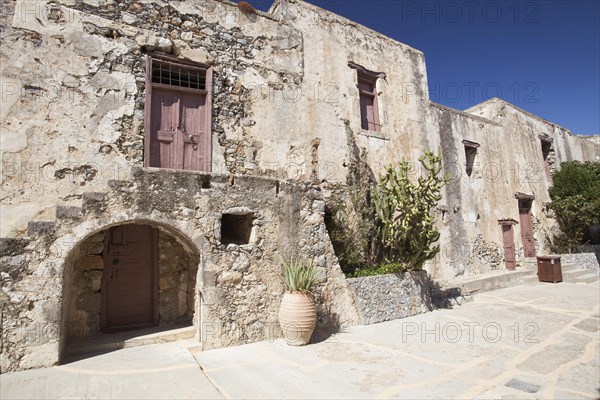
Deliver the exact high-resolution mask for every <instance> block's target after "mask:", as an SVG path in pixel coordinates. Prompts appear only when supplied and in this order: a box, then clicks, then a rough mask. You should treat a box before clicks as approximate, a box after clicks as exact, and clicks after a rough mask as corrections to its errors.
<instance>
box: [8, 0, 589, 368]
mask: <svg viewBox="0 0 600 400" xmlns="http://www.w3.org/2000/svg"><path fill="white" fill-rule="evenodd" d="M0 33H1V36H0V44H1V46H0V64H1V67H0V80H1V85H0V90H1V95H0V100H1V107H0V109H1V114H0V124H1V129H2V146H1V149H0V151H1V155H0V156H1V158H2V164H1V168H2V170H1V174H0V175H1V184H2V199H1V201H0V205H1V207H2V226H1V231H0V236H1V237H2V239H1V241H0V256H1V262H2V267H1V271H0V279H1V282H2V291H1V294H0V299H1V304H2V309H1V316H0V324H1V326H2V332H1V339H2V345H1V357H0V361H1V362H0V366H1V368H2V372H6V371H14V370H19V369H27V368H35V367H41V366H48V365H53V364H55V363H57V362H58V361H59V360H60V358H61V357H62V355H63V353H64V349H65V348H66V346H68V345H69V344H70V343H72V342H73V341H75V340H78V339H82V338H86V337H88V338H89V337H95V336H97V335H98V334H99V332H100V331H102V330H106V329H117V328H118V327H119V326H120V325H119V323H118V322H115V321H116V319H115V320H112V322H111V320H110V318H109V319H108V321H107V320H106V319H107V315H106V314H107V313H106V310H107V309H109V310H110V309H111V305H112V304H114V302H115V301H117V297H111V296H110V293H112V292H111V291H119V290H121V291H120V292H119V293H120V296H121V297H120V298H124V296H127V295H128V291H127V288H125V289H123V288H122V287H121V288H120V286H119V285H118V282H119V281H118V278H116V277H115V275H114V273H113V272H114V271H117V270H118V269H119V264H118V263H119V262H120V261H119V260H122V259H125V258H126V257H128V256H131V254H130V253H127V252H131V251H132V250H131V249H132V248H134V247H135V246H136V245H139V243H137V242H136V241H135V240H131V241H128V239H127V237H126V236H127V235H125V236H123V235H122V234H120V233H119V232H129V231H130V230H131V232H133V230H134V227H147V228H149V229H150V230H149V232H152V233H151V234H152V235H153V237H156V244H151V243H150V242H148V243H150V244H148V246H149V247H148V248H149V249H152V252H153V253H152V254H155V257H154V256H153V257H154V258H153V259H152V263H151V264H152V265H153V267H152V268H154V269H153V270H148V272H147V275H144V279H142V280H140V282H147V287H146V286H145V289H144V290H149V292H144V293H143V296H142V294H140V293H137V292H135V291H133V290H131V292H132V293H133V294H132V296H134V297H133V300H131V301H128V302H127V303H126V304H117V309H124V308H127V307H129V310H130V313H129V314H128V315H126V316H120V317H119V318H129V319H131V320H135V318H141V319H140V321H142V322H144V321H145V322H144V323H151V324H155V325H159V326H160V325H163V326H166V327H168V326H171V325H173V324H178V323H191V324H193V326H194V327H195V331H196V337H197V339H198V341H199V342H200V343H201V344H202V346H203V347H204V348H205V349H209V348H215V347H221V346H229V345H234V344H240V343H247V342H252V341H257V340H264V339H267V338H269V337H273V336H278V335H279V334H280V332H279V328H278V325H277V320H276V311H277V308H278V305H279V301H280V298H281V295H282V293H283V284H282V282H281V257H287V256H289V255H291V254H300V255H302V256H306V257H308V258H311V259H312V260H314V262H315V263H316V265H317V266H318V268H319V271H320V272H319V287H318V294H317V299H318V311H319V322H318V329H319V330H320V331H322V332H327V331H330V330H333V329H338V328H339V327H341V326H344V325H349V324H357V323H360V319H361V317H360V314H359V311H358V308H357V306H356V305H355V302H354V297H353V295H352V290H351V288H350V286H349V284H348V282H347V281H346V280H345V278H344V276H343V274H342V272H341V270H340V267H339V263H338V261H337V258H336V256H335V254H334V251H333V248H332V245H331V241H330V239H329V236H328V234H327V231H326V227H325V224H324V213H325V209H326V206H327V203H328V202H329V201H330V199H331V196H332V193H337V192H343V187H344V186H345V185H346V184H347V182H348V177H349V168H350V166H351V165H352V162H353V157H354V154H356V151H357V150H358V151H359V152H360V154H361V155H363V156H364V157H363V161H364V162H365V163H366V166H367V169H368V173H369V174H370V175H372V176H374V177H376V176H377V175H378V174H379V173H380V172H381V171H383V169H384V168H385V166H387V165H388V164H390V163H394V162H397V161H398V160H399V159H401V158H406V159H408V160H411V161H416V160H417V158H418V156H420V155H421V154H422V152H423V151H424V150H427V149H432V150H437V149H439V150H440V152H441V154H442V156H443V159H444V168H445V170H446V171H447V172H449V173H451V174H452V175H453V178H454V179H453V182H452V184H451V185H449V186H448V187H447V188H446V189H445V193H444V198H443V200H442V202H443V204H441V205H440V208H439V228H440V231H441V238H440V245H441V248H442V251H441V253H440V256H439V258H438V259H437V260H435V262H433V263H431V264H430V265H428V266H427V270H428V272H429V274H430V275H431V276H433V277H434V278H436V279H453V278H455V277H457V276H475V275H478V274H481V273H485V272H489V271H492V270H495V269H500V268H504V265H503V263H504V262H505V260H504V259H503V257H504V253H503V246H504V245H505V244H504V243H503V231H502V229H503V228H502V225H499V221H514V223H513V224H512V225H511V226H512V228H511V229H512V230H513V232H512V233H513V236H514V242H515V243H514V245H515V246H514V247H515V248H516V256H517V258H518V259H519V261H520V260H522V258H523V257H524V256H525V255H526V254H525V252H524V247H525V246H523V240H525V239H522V238H526V239H527V240H529V241H531V243H528V244H529V245H531V244H533V245H534V246H535V248H536V250H537V251H538V252H543V251H544V246H545V239H544V238H545V233H546V232H547V230H548V229H549V228H550V227H551V226H552V225H553V223H554V221H553V219H552V215H551V214H550V213H549V212H548V211H547V210H546V207H545V203H546V202H548V201H549V196H548V187H549V184H550V182H551V180H550V179H551V176H552V174H553V173H554V171H555V170H556V168H558V166H559V165H560V163H561V162H563V161H566V160H598V159H599V157H600V145H598V144H597V143H593V142H592V141H588V140H586V139H585V138H582V137H577V136H575V135H572V134H571V132H570V131H569V130H567V129H566V128H563V127H560V126H558V125H556V124H554V123H552V122H550V121H546V120H543V119H541V118H539V117H537V116H535V115H531V114H529V113H527V112H525V111H523V110H521V109H519V108H517V107H515V106H514V105H511V104H509V103H506V102H504V101H502V100H499V99H490V100H488V101H486V102H484V103H481V104H479V105H477V106H474V107H472V108H471V109H469V110H466V111H458V110H453V109H450V108H446V107H443V106H441V105H439V104H436V103H434V102H432V101H430V100H429V98H428V94H427V78H426V76H427V74H426V65H425V58H424V55H423V53H422V52H420V51H419V50H416V49H413V48H411V47H409V46H407V45H404V44H402V43H399V42H397V41H395V40H392V39H390V38H387V37H385V36H383V35H381V34H379V33H377V32H374V31H372V30H370V29H368V28H366V27H363V26H360V25H358V24H356V23H354V22H352V21H349V20H347V19H345V18H342V17H340V16H338V15H335V14H333V13H331V12H328V11H326V10H323V9H320V8H318V7H316V6H314V5H311V4H308V3H305V2H303V1H301V0H277V1H275V2H274V3H273V6H272V7H271V9H270V10H269V12H267V13H263V12H259V11H256V12H252V11H242V10H240V9H239V8H238V7H237V5H236V4H235V3H231V2H229V1H225V0H198V1H193V2H192V1H169V2H167V1H161V0H143V1H142V0H55V1H45V0H42V1H35V2H33V1H22V0H17V1H4V2H2V3H1V5H0ZM359 76H360V77H362V78H361V79H362V80H361V82H363V81H364V80H365V79H366V82H367V86H368V88H369V90H370V91H371V92H370V96H371V97H370V100H368V101H370V102H371V103H370V104H371V106H372V107H374V108H373V110H375V111H374V112H373V113H371V114H370V116H366V115H362V114H361V101H362V102H364V101H367V100H365V98H361V94H360V93H359V90H358V88H357V86H358V84H359V81H358V77H359ZM363 83H364V82H363ZM367 117H368V118H372V119H373V120H371V121H367V124H366V125H364V124H363V120H364V119H365V118H367ZM368 118H367V119H368ZM369 123H370V125H369ZM365 126H366V128H367V129H365V128H364V127H365ZM469 149H471V150H469ZM472 149H476V151H475V150H472ZM473 155H474V159H470V160H467V158H466V157H467V156H469V157H473ZM467 164H469V166H470V167H469V169H470V171H467V168H466V165H467ZM527 207H529V208H527ZM520 209H521V210H523V209H526V210H527V214H526V215H530V216H531V221H530V222H531V224H530V225H531V232H529V231H527V232H525V228H522V227H523V225H522V224H521V223H520V222H521V220H520V219H521V218H522V213H521V211H520ZM140 229H141V228H140ZM522 233H523V235H522ZM111 251H112V252H115V251H119V252H120V253H119V254H118V257H115V256H111V257H110V258H109V254H112V253H111ZM119 257H121V258H119ZM123 257H125V258H123ZM130 260H132V261H131V262H132V263H133V264H135V260H134V258H131V259H130ZM135 265H136V266H137V267H139V265H137V264H135ZM110 271H112V272H110ZM139 285H140V286H141V285H142V283H139ZM119 288H120V289H119ZM136 296H137V297H136ZM144 296H146V297H147V298H146V297H144ZM142 300H143V301H142ZM133 303H135V304H137V306H136V307H138V308H136V309H134V307H133V306H131V305H132V304H133ZM125 305H128V306H127V307H125ZM121 306H123V307H121ZM145 307H147V308H145ZM142 317H143V318H142ZM115 318H117V317H115ZM138 322H139V321H138ZM111 324H112V325H111Z"/></svg>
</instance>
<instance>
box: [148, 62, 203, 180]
mask: <svg viewBox="0 0 600 400" xmlns="http://www.w3.org/2000/svg"><path fill="white" fill-rule="evenodd" d="M147 72H148V75H147V79H146V89H147V90H146V106H145V120H144V126H145V127H144V129H145V132H146V139H145V142H144V143H145V148H146V154H145V161H144V163H145V165H146V166H148V167H158V168H171V169H185V170H192V171H206V172H210V171H211V169H212V165H211V161H212V159H211V156H212V137H211V93H210V88H211V86H212V70H211V69H210V68H209V67H206V66H201V65H198V64H195V63H191V62H187V61H184V60H179V59H177V58H174V57H172V56H168V55H160V56H159V55H154V54H153V55H149V56H148V65H147Z"/></svg>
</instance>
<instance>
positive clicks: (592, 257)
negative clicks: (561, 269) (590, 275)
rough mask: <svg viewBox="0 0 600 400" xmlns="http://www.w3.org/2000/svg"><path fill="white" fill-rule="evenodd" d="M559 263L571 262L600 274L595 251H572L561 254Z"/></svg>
mask: <svg viewBox="0 0 600 400" xmlns="http://www.w3.org/2000/svg"><path fill="white" fill-rule="evenodd" d="M560 261H561V264H565V263H573V264H577V265H578V266H579V267H581V268H584V269H587V270H589V271H590V272H594V273H597V274H600V265H599V261H598V257H597V255H596V254H595V253H574V254H561V256H560Z"/></svg>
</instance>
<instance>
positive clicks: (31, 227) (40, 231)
mask: <svg viewBox="0 0 600 400" xmlns="http://www.w3.org/2000/svg"><path fill="white" fill-rule="evenodd" d="M55 226H56V223H55V222H53V221H30V222H29V223H27V236H29V237H30V238H37V237H40V236H46V235H51V234H53V233H54V228H55Z"/></svg>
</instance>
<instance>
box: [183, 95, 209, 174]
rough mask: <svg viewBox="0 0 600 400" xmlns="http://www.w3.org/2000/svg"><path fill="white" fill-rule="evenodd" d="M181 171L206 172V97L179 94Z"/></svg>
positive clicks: (207, 137) (207, 140)
mask: <svg viewBox="0 0 600 400" xmlns="http://www.w3.org/2000/svg"><path fill="white" fill-rule="evenodd" d="M180 101H181V117H180V120H181V125H180V129H181V135H182V147H183V153H182V157H181V163H182V165H181V167H180V168H181V169H189V170H193V171H208V168H209V166H208V165H207V164H209V163H210V153H209V151H210V148H211V143H210V136H209V135H207V133H206V121H205V118H204V116H205V115H206V109H205V106H206V96H198V95H195V94H189V93H181V97H180Z"/></svg>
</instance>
